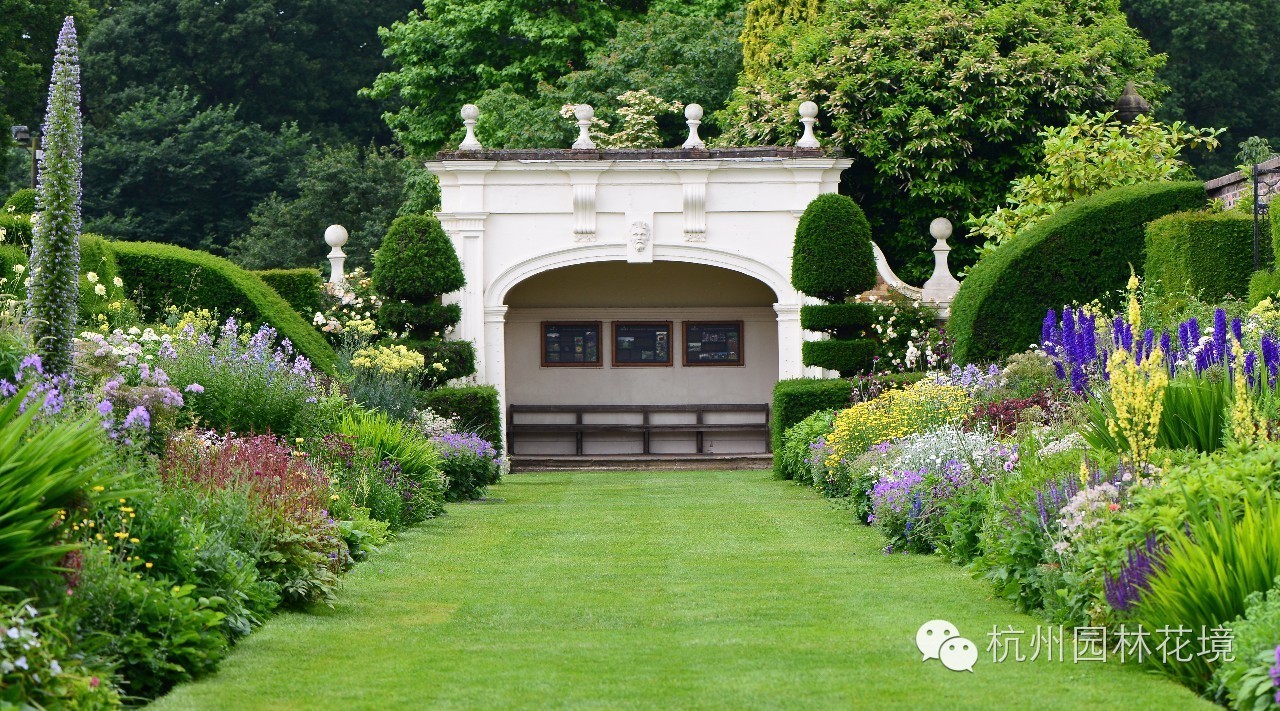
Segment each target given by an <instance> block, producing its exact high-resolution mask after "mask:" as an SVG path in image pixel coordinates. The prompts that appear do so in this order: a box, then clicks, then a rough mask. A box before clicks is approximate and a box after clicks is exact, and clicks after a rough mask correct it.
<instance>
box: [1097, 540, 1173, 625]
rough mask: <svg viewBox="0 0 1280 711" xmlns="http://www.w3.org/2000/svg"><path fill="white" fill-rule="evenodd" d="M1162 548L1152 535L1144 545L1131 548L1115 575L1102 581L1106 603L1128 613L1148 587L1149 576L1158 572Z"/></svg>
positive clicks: (1108, 576)
mask: <svg viewBox="0 0 1280 711" xmlns="http://www.w3.org/2000/svg"><path fill="white" fill-rule="evenodd" d="M1161 552H1162V548H1161V546H1160V544H1159V542H1158V541H1157V540H1156V537H1155V536H1154V535H1149V536H1147V540H1146V543H1145V544H1144V545H1143V546H1141V547H1138V548H1131V549H1129V552H1128V554H1127V556H1126V559H1125V562H1124V565H1122V566H1121V567H1120V572H1119V573H1118V574H1116V575H1114V576H1113V575H1107V576H1106V578H1105V579H1104V581H1103V586H1104V588H1105V589H1106V596H1107V602H1108V603H1110V604H1111V607H1112V609H1114V610H1116V611H1118V612H1128V611H1129V610H1130V609H1132V608H1133V606H1134V604H1136V603H1137V602H1138V599H1139V598H1140V597H1141V596H1142V593H1144V592H1146V590H1147V589H1148V588H1149V587H1150V585H1151V583H1150V580H1151V576H1152V575H1153V574H1154V573H1156V572H1159V570H1160V555H1161Z"/></svg>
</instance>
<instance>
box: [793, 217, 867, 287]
mask: <svg viewBox="0 0 1280 711" xmlns="http://www.w3.org/2000/svg"><path fill="white" fill-rule="evenodd" d="M791 285H792V286H794V287H795V288H797V289H799V290H800V291H801V292H803V293H805V294H808V295H809V296H813V297H816V298H819V299H822V300H823V301H827V302H830V303H836V302H841V301H844V300H845V299H847V298H848V297H850V296H854V295H857V294H861V293H862V292H864V291H866V290H868V289H870V288H872V287H874V286H875V285H876V258H875V252H874V251H873V250H872V248H871V225H870V223H868V222H867V216H866V215H865V214H863V212H862V208H860V207H858V204H857V203H855V202H854V201H853V200H851V199H850V198H848V197H847V196H845V195H837V194H835V193H827V194H826V195H819V196H818V197H816V198H814V199H813V201H812V202H810V203H809V205H808V206H807V207H806V208H805V209H804V214H803V215H801V216H800V223H799V224H798V225H797V226H796V239H795V246H794V247H793V248H792V253H791Z"/></svg>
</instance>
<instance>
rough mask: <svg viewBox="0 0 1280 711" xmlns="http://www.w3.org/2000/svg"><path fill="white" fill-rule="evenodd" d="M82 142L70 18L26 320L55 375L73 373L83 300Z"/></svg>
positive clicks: (57, 64) (50, 123)
mask: <svg viewBox="0 0 1280 711" xmlns="http://www.w3.org/2000/svg"><path fill="white" fill-rule="evenodd" d="M81 140H82V136H81V119H80V60H79V56H78V49H77V44H76V26H75V20H74V19H73V18H71V17H67V18H66V20H65V21H64V22H63V24H62V32H61V33H60V34H59V35H58V49H57V54H56V55H55V56H54V60H53V78H52V80H51V81H50V83H49V108H48V114H47V115H46V118H45V126H44V146H43V147H44V154H43V158H41V160H40V175H39V185H38V188H37V189H38V192H39V196H38V198H37V203H38V206H39V209H40V212H39V219H37V220H35V227H34V230H33V239H32V249H31V264H30V267H31V276H30V279H31V281H30V283H29V286H28V291H27V317H28V318H29V319H30V320H31V321H32V322H33V326H34V329H35V338H36V343H37V346H38V347H39V348H40V351H41V353H42V354H43V355H44V362H45V368H46V370H48V372H50V373H52V374H53V375H56V376H62V375H67V374H69V373H70V372H71V349H72V339H73V338H74V336H75V326H76V313H77V310H78V308H77V302H78V300H79V298H80V286H79V279H80V197H81V187H80V178H81V162H80V148H81Z"/></svg>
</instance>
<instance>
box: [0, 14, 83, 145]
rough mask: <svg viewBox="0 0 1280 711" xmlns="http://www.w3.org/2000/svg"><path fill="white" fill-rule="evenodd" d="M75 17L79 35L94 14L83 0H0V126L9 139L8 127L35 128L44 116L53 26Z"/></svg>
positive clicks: (5, 140) (55, 33)
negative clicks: (17, 125)
mask: <svg viewBox="0 0 1280 711" xmlns="http://www.w3.org/2000/svg"><path fill="white" fill-rule="evenodd" d="M67 15H74V16H75V17H76V24H77V25H78V26H79V27H80V33H81V34H84V32H85V28H86V25H87V22H88V21H91V20H92V19H93V12H92V10H91V8H90V7H89V3H88V2H87V1H86V0H0V18H3V19H0V122H3V123H2V124H0V128H2V129H3V130H4V133H5V136H6V137H4V138H0V142H3V143H5V144H7V143H8V140H9V139H8V138H7V135H8V131H9V126H11V125H13V124H15V123H19V124H25V125H27V126H29V127H31V128H36V127H38V126H40V124H41V123H42V122H43V120H44V104H45V101H46V98H47V94H48V91H49V73H50V71H51V69H52V67H53V54H54V51H53V50H54V45H55V44H57V41H58V28H60V27H62V20H63V18H65V17H66V16H67Z"/></svg>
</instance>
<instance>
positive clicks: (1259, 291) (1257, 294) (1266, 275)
mask: <svg viewBox="0 0 1280 711" xmlns="http://www.w3.org/2000/svg"><path fill="white" fill-rule="evenodd" d="M1277 295H1280V271H1276V270H1274V269H1263V270H1261V271H1257V272H1254V273H1253V277H1252V278H1251V279H1249V308H1253V307H1255V306H1257V305H1258V302H1259V301H1262V300H1263V299H1266V298H1270V299H1271V300H1273V301H1274V300H1276V298H1277Z"/></svg>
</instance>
